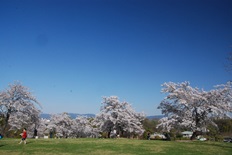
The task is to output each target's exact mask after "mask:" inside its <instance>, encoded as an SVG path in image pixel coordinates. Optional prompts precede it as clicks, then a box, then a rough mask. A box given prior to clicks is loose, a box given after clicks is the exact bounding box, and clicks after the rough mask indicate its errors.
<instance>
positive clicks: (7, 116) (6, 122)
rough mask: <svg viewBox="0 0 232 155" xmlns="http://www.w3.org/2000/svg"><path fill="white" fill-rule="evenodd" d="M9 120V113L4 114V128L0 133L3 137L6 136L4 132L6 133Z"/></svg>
mask: <svg viewBox="0 0 232 155" xmlns="http://www.w3.org/2000/svg"><path fill="white" fill-rule="evenodd" d="M9 119H10V113H9V112H7V113H6V118H5V124H4V127H3V133H2V135H3V136H6V132H7V131H6V129H7V127H8V122H9Z"/></svg>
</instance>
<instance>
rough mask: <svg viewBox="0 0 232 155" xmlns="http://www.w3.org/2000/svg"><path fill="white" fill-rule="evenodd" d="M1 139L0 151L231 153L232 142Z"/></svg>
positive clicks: (7, 154)
mask: <svg viewBox="0 0 232 155" xmlns="http://www.w3.org/2000/svg"><path fill="white" fill-rule="evenodd" d="M19 141H20V139H1V140H0V155H24V154H29V155H31V154H36V155H37V154H38V155H53V154H56V155H58V154H66V155H69V154H75V155H77V154H79V155H82V154H87V155H119V154H123V155H135V154H138V155H139V154H143V155H149V154H162V155H165V154H170V155H175V154H176V155H181V154H184V155H190V154H194V155H227V154H228V155H231V154H232V143H223V142H200V141H181V142H180V141H158V140H150V141H149V140H132V139H89V138H79V139H28V140H27V141H28V144H26V145H24V144H18V143H19Z"/></svg>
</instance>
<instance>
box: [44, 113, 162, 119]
mask: <svg viewBox="0 0 232 155" xmlns="http://www.w3.org/2000/svg"><path fill="white" fill-rule="evenodd" d="M68 114H69V116H70V117H71V118H72V119H75V118H76V117H78V116H85V117H95V114H76V113H68ZM50 117H51V115H50V114H46V113H42V114H40V118H45V119H50ZM163 117H164V115H154V116H147V118H148V119H161V118H163Z"/></svg>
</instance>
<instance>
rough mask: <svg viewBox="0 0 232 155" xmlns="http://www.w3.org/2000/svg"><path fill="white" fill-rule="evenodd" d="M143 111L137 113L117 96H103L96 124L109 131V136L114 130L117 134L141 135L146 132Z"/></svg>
mask: <svg viewBox="0 0 232 155" xmlns="http://www.w3.org/2000/svg"><path fill="white" fill-rule="evenodd" d="M144 119H145V115H144V114H143V113H136V112H135V111H134V109H133V108H132V107H131V105H130V104H129V103H127V102H120V101H119V99H118V97H117V96H110V97H103V102H102V107H101V111H100V113H99V114H98V115H97V116H96V118H95V121H94V122H95V125H96V126H97V127H99V130H100V131H101V132H107V133H108V137H110V134H111V133H112V131H116V133H117V134H121V135H124V134H127V135H128V136H132V135H141V134H143V132H144V129H143V126H142V123H141V122H142V121H143V120H144Z"/></svg>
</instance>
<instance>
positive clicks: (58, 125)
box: [48, 112, 73, 138]
mask: <svg viewBox="0 0 232 155" xmlns="http://www.w3.org/2000/svg"><path fill="white" fill-rule="evenodd" d="M72 126H73V120H72V119H71V117H70V116H69V115H68V114H67V113H66V112H64V113H62V114H53V115H51V120H50V123H49V124H48V128H49V129H55V130H56V136H57V137H63V138H67V137H69V136H70V135H72V132H73V130H72Z"/></svg>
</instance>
